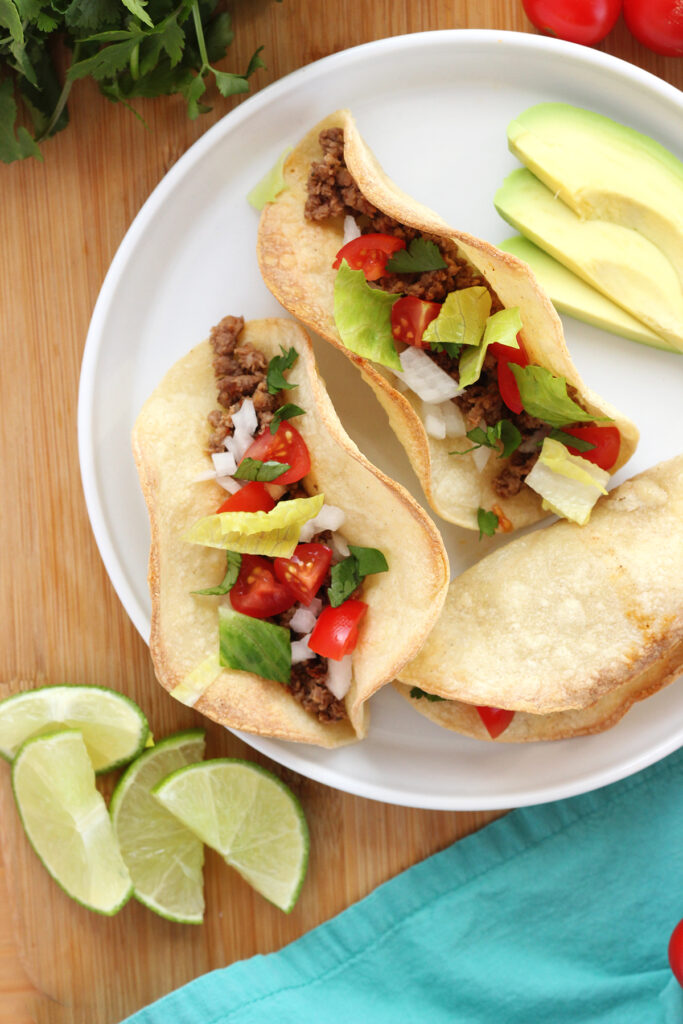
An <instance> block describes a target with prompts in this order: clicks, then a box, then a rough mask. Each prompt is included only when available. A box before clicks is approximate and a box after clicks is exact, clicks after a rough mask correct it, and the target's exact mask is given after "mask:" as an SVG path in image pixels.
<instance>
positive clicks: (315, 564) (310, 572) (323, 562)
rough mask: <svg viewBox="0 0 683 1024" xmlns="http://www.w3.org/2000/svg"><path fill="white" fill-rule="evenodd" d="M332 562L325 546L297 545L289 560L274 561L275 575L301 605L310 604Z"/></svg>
mask: <svg viewBox="0 0 683 1024" xmlns="http://www.w3.org/2000/svg"><path fill="white" fill-rule="evenodd" d="M331 561H332V548H328V547H327V545H325V544H297V546H296V547H295V548H294V554H293V555H292V557H291V558H276V559H275V575H276V576H277V578H278V579H279V580H280V582H281V583H286V584H287V586H288V587H289V589H290V590H291V591H292V593H293V594H295V595H296V597H297V599H298V600H299V601H302V602H303V604H310V603H311V601H312V600H313V598H314V597H315V595H316V594H317V593H318V591H319V590H320V586H321V584H322V582H323V580H324V579H325V576H326V575H327V570H328V569H329V567H330V562H331Z"/></svg>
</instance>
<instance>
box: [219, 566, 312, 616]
mask: <svg viewBox="0 0 683 1024" xmlns="http://www.w3.org/2000/svg"><path fill="white" fill-rule="evenodd" d="M295 603H296V595H295V594H294V593H293V591H291V590H290V589H289V587H288V586H287V584H286V583H281V582H280V581H279V580H277V579H276V578H275V574H274V572H273V563H272V562H269V561H268V559H267V558H263V557H262V556H261V555H242V564H241V566H240V573H239V576H238V577H237V580H236V581H235V585H234V586H233V588H232V590H231V591H230V604H231V605H232V606H233V608H234V609H235V611H236V612H242V614H243V615H251V616H252V618H254V619H267V618H269V617H270V616H271V615H279V614H280V612H285V611H287V609H288V608H291V607H292V605H293V604H295Z"/></svg>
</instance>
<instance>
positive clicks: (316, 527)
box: [299, 505, 346, 544]
mask: <svg viewBox="0 0 683 1024" xmlns="http://www.w3.org/2000/svg"><path fill="white" fill-rule="evenodd" d="M345 519H346V513H345V512H343V511H342V509H340V508H337V506H336V505H323V507H322V508H321V509H320V511H319V512H318V514H317V516H314V517H313V519H309V520H308V522H307V523H304V525H303V526H302V527H301V533H300V534H299V543H301V544H306V543H307V542H308V541H309V540H310V539H311V537H314V536H315V534H316V533H323V532H324V531H325V530H332V532H334V531H335V530H338V529H339V527H340V526H342V524H343V523H344V520H345Z"/></svg>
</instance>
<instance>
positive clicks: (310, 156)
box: [258, 110, 638, 529]
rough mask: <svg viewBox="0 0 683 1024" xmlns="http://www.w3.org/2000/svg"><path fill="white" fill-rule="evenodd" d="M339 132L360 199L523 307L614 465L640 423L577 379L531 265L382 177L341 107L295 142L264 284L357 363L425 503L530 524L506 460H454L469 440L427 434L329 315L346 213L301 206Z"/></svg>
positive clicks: (529, 502)
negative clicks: (612, 444) (615, 433)
mask: <svg viewBox="0 0 683 1024" xmlns="http://www.w3.org/2000/svg"><path fill="white" fill-rule="evenodd" d="M332 128H341V129H342V130H343V133H344V159H345V163H346V166H347V168H348V170H349V171H350V173H351V175H352V176H353V179H354V181H355V182H356V184H357V185H358V187H359V188H360V191H361V193H362V194H363V196H364V197H365V198H366V199H367V200H369V201H370V202H371V203H372V204H373V205H374V206H375V207H376V208H377V209H378V210H379V211H381V212H383V213H386V214H388V215H389V216H391V217H392V218H394V219H395V220H396V221H398V222H399V223H400V224H402V225H406V226H408V227H410V228H414V229H416V230H417V231H419V232H420V233H421V234H425V235H432V236H438V237H439V242H440V246H441V247H442V249H443V251H447V252H449V253H451V254H453V255H455V256H456V257H458V258H459V259H461V260H462V259H464V260H466V261H467V262H468V263H469V264H471V265H472V267H473V268H475V271H476V272H477V273H478V274H479V275H480V276H481V277H483V278H484V279H485V280H486V282H487V283H488V284H489V286H490V287H491V289H492V290H493V292H494V293H495V294H496V295H497V296H498V298H499V299H500V301H501V302H502V305H503V306H504V307H506V308H508V307H515V306H517V307H519V310H520V314H521V319H522V323H523V325H524V326H523V330H522V332H521V335H522V340H523V343H524V347H525V350H526V353H527V355H528V357H529V360H530V362H531V363H535V364H538V365H540V366H543V367H545V368H546V369H548V370H550V371H551V372H552V373H553V374H554V375H555V376H558V377H564V378H565V379H566V380H567V382H568V384H569V385H570V389H571V388H574V389H575V391H574V394H575V398H576V401H577V402H578V403H579V404H580V405H581V406H582V407H583V408H584V409H585V410H586V411H587V412H590V413H592V414H593V415H594V416H595V418H596V419H599V418H600V417H608V418H610V419H612V420H613V421H614V425H615V426H617V427H618V429H619V431H620V434H621V445H620V450H619V454H618V458H617V461H616V463H615V465H614V467H613V469H612V471H616V469H618V468H619V467H620V466H622V465H623V464H624V463H625V462H626V461H627V460H628V459H629V458H630V456H631V454H632V453H633V451H634V449H635V446H636V444H637V440H638V431H637V429H636V427H635V426H634V425H633V424H632V423H631V422H630V421H629V420H627V419H626V418H625V417H624V416H622V415H621V414H620V413H618V412H617V410H616V409H614V408H613V407H612V406H611V405H609V404H608V403H607V402H605V401H604V400H603V399H602V398H600V397H599V396H598V395H597V394H595V393H594V392H593V391H591V390H590V389H589V388H587V387H586V385H585V384H584V383H583V381H582V380H581V378H580V376H579V374H578V372H577V370H576V368H575V366H574V364H573V363H572V361H571V358H570V356H569V353H568V351H567V347H566V344H565V341H564V335H563V330H562V323H561V321H560V318H559V317H558V315H557V313H556V312H555V309H554V307H553V305H552V303H551V302H550V299H549V298H548V297H547V295H546V294H545V292H544V291H543V290H542V289H541V287H540V285H539V284H538V282H537V281H536V278H535V277H534V276H533V274H532V273H531V271H530V269H529V267H528V266H527V264H525V263H523V262H522V261H521V260H518V259H517V258H516V257H514V256H512V255H510V254H509V253H505V252H502V251H501V250H499V249H497V248H495V246H493V245H490V244H489V243H488V242H484V241H482V240H481V239H479V238H475V237H474V236H472V235H469V234H465V233H463V232H459V231H455V230H453V228H451V227H449V226H448V225H447V224H446V223H445V221H443V220H442V219H441V218H440V217H439V216H438V215H437V214H436V213H434V212H433V211H432V210H429V209H428V208H427V207H426V206H423V205H422V204H420V203H418V202H416V201H415V200H414V199H412V198H410V197H409V196H407V195H406V194H405V193H404V192H402V191H401V190H400V189H399V188H398V187H397V186H396V185H395V184H394V183H393V182H392V181H391V180H390V179H389V178H388V177H387V175H386V174H385V173H384V171H383V170H382V168H381V167H380V166H379V164H378V162H377V160H376V158H375V157H374V156H373V154H372V153H371V151H370V150H369V149H368V147H367V145H366V144H365V142H364V141H363V139H362V138H361V136H360V135H359V133H358V129H357V127H356V124H355V122H354V120H353V117H352V116H351V114H350V113H349V111H347V110H340V111H337V112H336V113H334V114H331V115H330V116H329V117H327V118H326V119H325V120H324V121H322V122H321V123H320V124H318V125H316V126H315V128H313V129H312V131H310V132H309V134H308V135H307V136H306V137H305V138H304V139H303V140H302V141H301V142H300V143H299V144H298V145H297V146H296V147H295V149H294V150H293V151H292V152H291V153H290V155H289V156H288V158H287V160H286V161H285V164H284V180H285V185H286V187H285V189H284V190H283V191H282V192H280V194H279V195H278V196H277V197H276V199H275V201H273V202H270V203H268V204H266V206H265V208H264V210H263V213H262V215H261V221H260V225H259V233H258V258H259V265H260V269H261V273H262V275H263V278H264V281H265V283H266V284H267V286H268V288H269V289H270V290H271V292H272V293H273V294H274V295H275V297H276V298H277V299H278V300H279V301H280V302H281V303H282V305H283V306H284V307H285V308H286V309H288V310H289V311H290V312H291V313H293V314H294V315H295V316H296V317H297V318H298V319H299V320H301V321H303V323H305V324H307V325H308V326H309V327H311V328H312V329H313V330H314V331H316V332H317V333H318V334H320V335H321V336H322V337H323V338H325V339H326V340H327V341H329V342H331V343H332V344H333V345H335V346H336V347H337V348H339V349H341V350H342V351H343V352H344V353H345V354H346V355H347V356H348V357H349V358H350V359H351V360H352V362H354V363H355V364H356V365H357V366H358V367H359V369H360V371H361V373H362V375H363V377H364V378H365V380H366V381H367V383H368V384H369V385H370V386H371V387H372V389H373V391H374V392H375V394H376V396H377V398H378V399H379V401H380V402H381V404H382V406H383V408H384V409H385V411H386V413H387V415H388V418H389V423H390V426H391V428H392V429H393V431H394V432H395V434H396V435H397V437H398V439H399V441H400V442H401V444H402V445H403V447H404V448H405V450H406V452H407V454H408V456H409V458H410V461H411V463H412V466H413V469H414V471H415V473H416V474H417V476H418V478H419V480H420V483H421V484H422V487H423V489H424V492H425V495H426V496H427V500H428V502H429V504H430V505H431V507H432V508H433V509H434V510H435V511H436V512H438V514H439V515H440V516H442V517H443V518H444V519H446V520H448V521H449V522H452V523H456V524H458V525H460V526H464V527H467V528H470V529H477V527H478V524H477V509H478V508H479V507H482V508H486V509H490V508H492V507H493V506H494V505H497V506H498V507H499V508H500V510H501V512H502V516H501V521H502V522H504V523H505V527H506V529H516V528H518V527H522V526H526V525H528V524H530V523H533V522H535V521H536V520H538V519H540V518H542V517H543V516H545V515H547V514H548V513H547V512H546V511H544V510H543V509H542V507H541V498H540V496H539V495H538V494H537V493H536V492H535V491H533V490H532V489H531V488H530V487H527V486H522V488H521V490H520V491H519V493H517V494H515V495H512V496H509V497H506V498H501V497H500V496H499V495H498V493H497V492H496V491H495V490H494V488H493V480H494V478H495V477H496V476H497V475H498V474H499V473H500V471H501V466H503V465H504V463H503V462H501V461H499V460H498V459H492V458H490V459H489V460H488V462H487V463H486V465H485V466H484V467H483V469H479V468H478V466H477V463H476V461H475V460H474V458H473V457H472V456H471V455H466V456H460V457H458V456H453V455H452V454H449V452H452V451H453V450H454V449H457V450H463V449H466V448H470V447H471V442H470V441H469V440H468V438H467V437H465V436H464V434H463V435H461V436H459V437H458V436H455V437H454V436H450V437H446V438H445V439H444V440H437V439H435V438H434V437H430V436H429V435H428V434H427V431H426V429H425V426H424V423H423V420H422V418H421V416H422V414H423V412H422V403H421V401H420V399H419V398H418V397H417V396H416V395H415V394H414V393H413V392H412V391H408V392H407V393H401V391H399V390H397V388H396V386H395V385H396V383H397V382H396V377H395V376H394V375H393V374H392V372H391V370H388V369H386V368H384V367H383V366H380V365H379V364H378V363H373V362H370V361H369V360H368V359H364V358H361V357H359V356H357V355H354V354H353V353H351V352H349V350H348V349H346V348H345V347H344V345H343V343H342V340H341V337H340V335H339V332H338V330H337V328H336V325H335V320H334V312H333V309H334V282H335V276H336V271H335V270H334V269H333V267H332V264H333V262H334V260H335V257H336V254H337V252H338V251H339V249H340V248H341V246H342V245H343V242H344V218H343V216H341V215H340V216H338V217H334V218H331V219H329V220H325V221H321V222H313V221H310V220H307V219H306V217H305V215H304V207H305V203H306V198H307V181H308V176H309V171H310V168H311V165H312V163H313V162H315V161H319V160H320V158H321V153H322V150H321V146H320V142H319V136H320V133H321V131H323V130H325V129H332Z"/></svg>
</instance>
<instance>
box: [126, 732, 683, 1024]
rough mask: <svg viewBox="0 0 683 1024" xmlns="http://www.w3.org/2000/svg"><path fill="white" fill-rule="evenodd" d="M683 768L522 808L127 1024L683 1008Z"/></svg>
mask: <svg viewBox="0 0 683 1024" xmlns="http://www.w3.org/2000/svg"><path fill="white" fill-rule="evenodd" d="M682 776H683V750H680V751H678V752H677V753H675V754H672V755H671V756H670V757H668V758H667V759H666V760H664V761H662V762H660V763H659V764H656V765H654V766H652V767H650V768H648V769H647V770H645V771H643V772H640V773H639V774H638V775H635V776H632V777H631V778H629V779H626V780H624V781H621V782H618V783H615V784H613V785H611V786H608V787H606V788H604V789H601V790H599V791H597V792H594V793H589V794H586V795H583V796H579V797H573V798H571V799H568V800H561V801H559V802H557V803H553V804H546V805H544V806H540V807H533V808H524V809H522V810H518V811H514V812H513V813H511V814H509V815H507V816H506V817H504V818H502V819H500V820H498V821H495V822H493V823H492V824H491V825H488V826H487V827H486V828H484V829H483V830H482V831H480V832H477V833H475V834H474V835H472V836H469V837H467V838H466V839H461V840H460V841H459V842H457V843H455V844H454V845H453V846H451V847H449V848H448V849H446V850H444V851H443V852H442V853H438V854H435V855H434V856H432V857H430V858H428V859H427V860H425V861H423V862H422V863H420V864H417V865H415V866H414V867H412V868H410V869H409V870H407V871H405V872H403V874H401V875H398V876H397V877H396V878H394V879H392V880H391V881H389V882H386V883H385V884H384V885H382V886H380V887H379V888H378V889H376V890H375V891H374V892H373V893H371V894H370V895H369V896H368V897H366V898H365V899H363V900H361V901H360V902H359V903H356V904H354V905H353V906H351V907H349V908H348V909H347V910H345V911H344V912H343V913H341V914H339V915H338V916H337V917H335V918H333V919H332V920H331V921H328V922H326V923H325V924H323V925H320V926H319V927H318V928H316V929H314V930H313V931H312V932H309V933H308V934H307V935H304V936H303V937H302V938H301V939H298V940H297V941H296V942H293V943H292V944H291V945H289V946H286V947H285V948H284V949H282V950H280V951H279V952H277V953H271V954H269V955H268V956H255V957H252V958H251V959H250V960H243V961H240V962H238V963H235V964H232V965H231V966H229V967H226V968H223V969H221V970H216V971H212V972H211V973H210V974H207V975H204V976H203V977H200V978H198V979H197V980H195V981H193V982H191V983H190V984H188V985H185V986H184V987H183V988H181V989H178V990H177V991H176V992H172V993H171V994H170V995H168V996H166V997H165V998H163V999H161V1000H159V1001H158V1002H157V1003H154V1004H153V1005H151V1006H148V1007H147V1008H145V1009H143V1010H141V1011H140V1012H139V1013H137V1014H134V1015H133V1016H132V1017H129V1018H128V1021H127V1022H125V1024H265V1022H268V1024H290V1022H291V1024H302V1022H316V1024H318V1022H319V1024H328V1022H329V1024H340V1022H344V1021H351V1022H354V1024H356V1022H357V1024H365V1022H369V1024H402V1022H404V1021H405V1022H410V1024H413V1022H422V1021H425V1022H428V1024H683V989H682V988H681V987H680V986H679V985H678V983H677V982H676V981H675V979H674V978H673V975H672V974H671V971H670V970H669V967H668V963H667V944H668V940H669V936H670V934H671V932H672V931H673V928H674V926H675V925H676V923H677V922H678V921H679V919H680V918H681V917H683V884H682V880H683V791H682V786H681V781H682ZM349 855H350V856H352V855H353V851H349Z"/></svg>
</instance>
